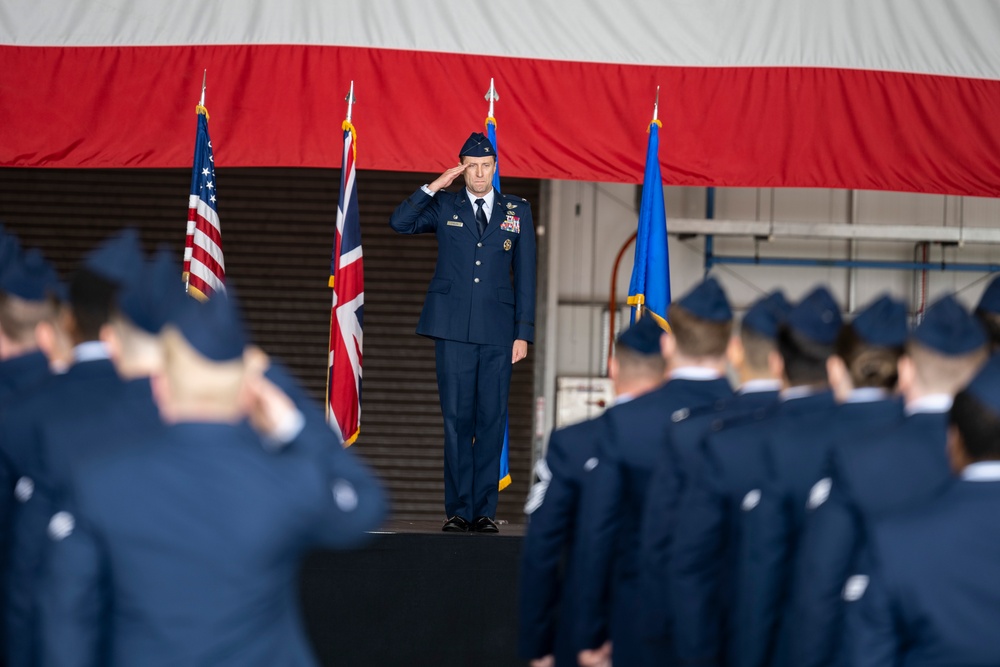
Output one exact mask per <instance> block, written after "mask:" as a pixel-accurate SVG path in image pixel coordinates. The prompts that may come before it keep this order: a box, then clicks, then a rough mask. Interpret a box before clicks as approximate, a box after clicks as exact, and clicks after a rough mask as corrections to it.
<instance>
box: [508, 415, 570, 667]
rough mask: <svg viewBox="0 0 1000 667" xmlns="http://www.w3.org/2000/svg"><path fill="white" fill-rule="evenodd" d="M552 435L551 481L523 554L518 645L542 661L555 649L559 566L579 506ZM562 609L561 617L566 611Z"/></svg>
mask: <svg viewBox="0 0 1000 667" xmlns="http://www.w3.org/2000/svg"><path fill="white" fill-rule="evenodd" d="M565 437H566V432H565V431H564V430H560V431H556V432H554V433H553V434H552V438H551V439H550V440H549V447H548V452H547V453H546V455H545V461H546V464H547V465H548V468H549V471H550V472H551V474H552V478H551V479H550V480H549V484H548V488H547V489H546V491H545V498H544V500H543V501H542V504H541V505H540V506H539V507H538V509H537V510H535V511H534V513H532V515H531V519H530V523H529V524H528V531H527V533H526V535H525V538H524V550H523V552H522V556H521V581H520V608H521V613H520V614H518V620H519V632H518V642H519V643H518V647H519V649H518V650H519V652H520V654H521V657H523V658H526V659H532V658H541V657H542V656H545V655H549V654H550V653H552V651H553V649H554V640H555V632H556V629H555V628H556V605H557V604H558V600H559V597H560V591H561V586H560V575H559V566H560V563H561V561H562V559H563V557H564V556H565V555H566V554H567V553H568V551H569V549H570V547H571V539H572V536H573V527H574V524H575V522H576V513H577V508H578V504H579V487H578V486H577V484H575V483H574V482H573V474H574V471H572V470H570V469H569V460H568V457H567V452H566V447H567V445H569V446H572V444H571V443H568V442H566V441H565V440H564V438H565ZM569 611H570V610H568V609H562V610H559V613H561V614H565V613H569Z"/></svg>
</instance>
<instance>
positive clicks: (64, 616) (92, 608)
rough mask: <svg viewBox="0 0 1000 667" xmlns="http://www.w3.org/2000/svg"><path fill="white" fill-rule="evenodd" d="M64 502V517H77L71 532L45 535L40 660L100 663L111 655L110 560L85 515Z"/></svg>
mask: <svg viewBox="0 0 1000 667" xmlns="http://www.w3.org/2000/svg"><path fill="white" fill-rule="evenodd" d="M63 506H64V507H65V508H66V509H64V510H63V511H62V516H63V518H64V519H65V517H67V516H69V517H72V521H73V524H72V532H70V533H69V534H68V535H66V536H64V537H62V538H61V539H55V538H53V537H51V535H50V536H47V537H46V539H47V540H49V542H48V544H47V547H48V548H47V554H46V556H47V557H46V558H45V559H44V561H43V569H42V576H41V577H40V581H39V591H38V603H39V632H40V647H39V648H40V651H41V664H43V665H47V666H49V667H98V666H99V665H104V664H108V657H109V656H108V655H107V651H108V650H109V641H108V640H109V638H108V636H107V634H106V633H107V629H108V628H110V624H111V619H110V617H109V613H110V612H109V609H108V599H109V597H108V596H109V586H110V583H109V579H108V566H107V561H106V558H105V555H104V554H103V552H102V550H101V544H100V541H99V539H98V537H97V535H96V534H95V532H94V530H93V528H92V527H91V526H90V525H89V524H88V522H87V519H86V517H85V516H84V515H82V514H81V513H80V512H79V510H78V508H77V507H76V506H75V505H74V504H73V503H72V502H71V501H66V502H64V503H63ZM64 526H65V524H64Z"/></svg>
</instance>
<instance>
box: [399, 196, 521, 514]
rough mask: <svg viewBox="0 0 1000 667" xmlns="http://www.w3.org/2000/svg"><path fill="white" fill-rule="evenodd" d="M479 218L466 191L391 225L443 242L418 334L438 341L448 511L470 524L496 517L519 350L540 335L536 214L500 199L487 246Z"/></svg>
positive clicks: (403, 214) (421, 206)
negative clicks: (537, 328)
mask: <svg viewBox="0 0 1000 667" xmlns="http://www.w3.org/2000/svg"><path fill="white" fill-rule="evenodd" d="M494 195H497V193H496V192H495V191H494ZM475 215H476V214H475V207H474V205H473V203H472V202H471V201H470V200H469V195H468V193H467V190H466V189H465V188H463V189H462V190H461V191H460V192H457V193H456V192H445V191H443V190H442V191H439V192H437V193H436V194H435V195H433V196H432V195H430V194H428V193H427V192H425V191H424V190H418V191H417V192H415V193H414V194H413V195H412V196H411V197H410V198H409V199H407V200H406V201H404V202H403V203H402V204H400V205H399V207H397V208H396V210H395V211H394V212H393V214H392V217H391V218H390V219H389V225H390V226H391V227H392V229H394V230H395V231H397V232H399V233H401V234H421V233H434V234H435V235H436V236H437V240H438V255H437V266H436V267H435V270H434V277H433V278H432V279H431V282H430V285H429V286H428V288H427V296H426V299H425V301H424V307H423V310H422V311H421V313H420V321H419V323H418V324H417V333H418V334H420V335H423V336H427V337H429V338H433V339H435V354H436V358H437V379H438V391H439V394H440V399H441V411H442V413H443V416H444V426H445V434H444V483H445V512H446V514H447V515H448V516H449V517H452V516H460V517H462V518H463V519H465V520H467V521H472V520H473V519H475V518H477V517H480V516H487V517H490V518H492V517H494V516H495V514H496V503H497V492H498V483H499V479H500V450H501V448H502V445H503V434H504V428H505V427H506V421H507V419H506V417H507V395H508V392H509V390H510V375H511V366H512V364H511V350H512V347H513V343H514V341H515V340H518V339H519V340H525V341H528V342H529V343H530V342H532V341H533V339H534V330H535V326H534V321H535V231H534V226H533V224H532V217H531V207H530V205H529V204H528V202H527V201H526V200H524V199H522V198H520V197H514V196H511V195H498V196H495V197H494V202H493V208H492V212H491V213H490V215H489V225H488V226H487V228H486V231H485V232H484V233H483V235H482V237H480V235H479V232H478V229H477V226H476V217H475ZM512 275H513V281H512V280H511V276H512ZM473 440H474V441H475V443H476V444H475V447H473Z"/></svg>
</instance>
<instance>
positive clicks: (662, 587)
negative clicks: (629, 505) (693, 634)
mask: <svg viewBox="0 0 1000 667" xmlns="http://www.w3.org/2000/svg"><path fill="white" fill-rule="evenodd" d="M760 386H761V387H762V389H760V390H754V391H742V390H741V391H738V392H737V393H736V394H735V395H734V396H733V397H732V398H730V399H728V400H726V401H721V402H718V403H716V404H713V405H709V406H703V407H702V408H700V409H696V410H692V411H690V413H689V414H688V415H684V414H683V413H681V414H679V415H677V418H678V421H677V422H676V423H675V424H674V425H673V427H672V428H671V429H670V447H668V448H667V455H666V456H665V457H664V459H663V460H662V461H661V462H660V465H659V468H657V470H656V471H655V472H654V473H653V478H652V480H651V481H650V484H649V495H648V498H647V499H646V507H645V509H644V516H643V520H642V528H641V538H640V544H639V549H640V553H639V562H640V568H641V572H640V577H641V578H642V580H643V581H645V584H644V585H643V586H642V591H643V596H644V598H645V602H644V603H643V606H644V608H645V610H646V613H645V615H644V617H643V619H642V626H643V632H644V634H645V635H646V636H647V637H649V638H650V639H652V640H654V641H669V639H670V637H671V635H672V625H673V621H672V620H671V616H672V615H671V610H670V567H669V563H670V551H671V544H672V542H673V537H674V534H675V532H676V529H677V512H678V510H679V507H680V503H681V498H683V496H684V494H685V491H686V489H687V487H688V485H689V484H690V483H691V481H692V480H693V479H694V478H695V477H696V476H697V475H698V474H700V468H701V465H702V456H701V449H702V446H703V443H704V440H705V438H706V437H707V435H708V434H709V433H713V432H717V431H719V430H721V429H722V428H723V426H724V424H726V423H727V421H728V422H732V421H733V420H742V419H745V418H747V417H750V416H753V415H756V416H757V417H763V416H764V415H766V414H768V413H769V412H770V411H772V410H773V409H774V408H775V407H776V406H777V404H778V389H779V388H780V382H778V381H773V382H768V383H767V384H762V385H760Z"/></svg>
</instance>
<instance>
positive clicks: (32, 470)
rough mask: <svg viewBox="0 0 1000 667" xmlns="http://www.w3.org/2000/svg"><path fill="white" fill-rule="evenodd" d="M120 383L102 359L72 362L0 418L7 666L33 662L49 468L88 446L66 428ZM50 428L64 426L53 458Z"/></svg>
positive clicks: (107, 399) (51, 483) (98, 407)
mask: <svg viewBox="0 0 1000 667" xmlns="http://www.w3.org/2000/svg"><path fill="white" fill-rule="evenodd" d="M123 386H124V383H123V382H122V381H121V379H120V378H119V377H118V374H117V372H116V371H115V368H114V365H113V364H112V363H111V361H109V360H107V359H101V360H95V361H85V362H80V363H76V364H73V365H72V366H70V368H69V370H67V371H66V373H64V374H62V375H53V376H51V377H49V378H48V379H47V380H46V381H45V382H44V383H42V384H40V385H38V386H37V387H36V388H35V391H33V392H31V393H29V394H25V395H22V396H21V397H20V398H19V400H16V401H14V402H12V403H11V405H10V406H9V409H8V410H6V411H5V412H4V415H3V419H2V421H0V448H2V449H3V451H4V453H5V454H6V456H7V458H8V460H9V461H11V462H12V469H13V470H14V471H15V474H16V478H17V486H16V489H17V490H16V498H17V503H16V504H15V506H14V508H13V512H12V517H11V527H10V532H9V539H10V556H9V565H8V571H7V573H6V576H7V597H6V600H5V604H4V622H5V626H6V629H7V633H8V634H7V636H8V641H7V655H8V662H9V663H10V664H11V665H12V666H16V665H33V664H35V662H36V660H37V655H38V649H39V647H38V632H37V606H36V604H35V592H36V591H35V589H36V584H37V578H38V577H37V575H38V565H39V563H40V562H41V559H42V554H43V553H44V548H45V526H46V525H47V524H48V516H47V515H50V514H51V502H52V500H53V498H54V495H55V493H56V488H57V483H56V479H55V478H54V476H53V474H52V473H53V472H54V471H55V470H57V469H58V468H54V467H53V466H58V465H59V464H60V463H62V462H63V458H69V457H72V458H75V457H76V456H77V455H79V454H81V453H82V452H84V451H88V450H89V448H90V447H92V446H93V443H91V442H82V441H80V440H78V439H77V438H76V434H75V433H74V431H73V429H72V427H71V426H70V425H71V424H72V423H73V422H74V421H75V416H79V415H87V414H89V413H91V412H102V411H103V410H104V409H105V408H106V406H108V405H109V404H111V403H112V402H114V401H116V400H117V398H118V396H119V395H120V394H121V392H122V388H123ZM58 425H65V426H68V427H69V428H68V430H67V431H66V433H67V435H68V440H67V441H66V442H60V443H58V444H57V445H56V447H57V451H58V452H59V453H58V454H57V453H56V452H54V451H47V447H46V445H47V444H48V443H47V442H46V441H47V438H46V434H45V430H46V428H48V427H50V426H58ZM101 444H102V443H99V442H98V443H97V445H98V446H100V445H101ZM67 465H69V463H68V462H67Z"/></svg>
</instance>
